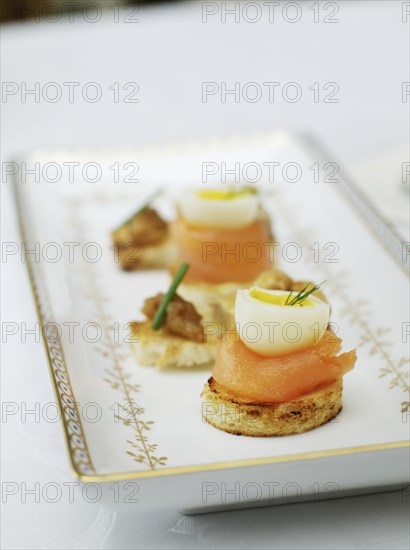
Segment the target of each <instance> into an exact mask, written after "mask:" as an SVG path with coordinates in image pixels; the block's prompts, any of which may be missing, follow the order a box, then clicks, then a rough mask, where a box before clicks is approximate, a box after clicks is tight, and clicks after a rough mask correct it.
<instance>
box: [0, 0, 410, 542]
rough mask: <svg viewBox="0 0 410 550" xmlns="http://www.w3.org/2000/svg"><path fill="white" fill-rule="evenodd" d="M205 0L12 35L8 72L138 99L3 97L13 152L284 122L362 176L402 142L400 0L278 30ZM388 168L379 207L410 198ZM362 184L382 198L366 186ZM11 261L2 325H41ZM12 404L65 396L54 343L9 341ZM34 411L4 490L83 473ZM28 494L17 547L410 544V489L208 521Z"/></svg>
mask: <svg viewBox="0 0 410 550" xmlns="http://www.w3.org/2000/svg"><path fill="white" fill-rule="evenodd" d="M199 4H200V3H199ZM304 6H305V7H306V5H305V4H304ZM200 9H201V8H200V6H199V7H198V5H197V4H196V5H191V4H189V3H187V4H181V5H175V6H158V7H155V8H151V9H146V10H144V11H141V12H140V14H139V18H140V23H139V24H137V25H132V24H129V25H125V24H120V23H118V24H112V23H111V22H110V21H111V20H110V19H109V18H102V20H101V21H100V22H99V23H97V24H94V25H92V24H89V23H85V22H82V23H80V24H78V25H75V24H70V23H58V24H48V23H42V24H40V23H39V24H28V23H24V24H22V25H13V26H12V25H10V26H8V27H7V28H5V30H4V29H3V30H2V33H3V36H2V58H3V63H2V65H3V69H2V77H3V80H4V81H15V82H22V81H27V83H28V84H30V83H33V82H35V81H40V82H46V81H51V80H52V81H57V82H64V81H79V82H90V81H97V82H100V83H104V82H106V83H107V84H108V86H109V85H111V84H112V83H113V82H115V81H118V82H129V81H137V82H139V83H140V84H141V101H140V103H139V104H128V105H127V104H123V103H118V104H116V103H113V102H112V100H111V101H110V100H108V99H107V100H106V101H102V102H100V103H98V104H88V103H86V102H83V101H79V102H76V103H74V104H67V103H66V102H60V103H59V104H54V105H53V104H47V103H38V104H33V103H32V102H28V103H26V104H22V103H21V102H20V101H18V100H17V101H10V102H8V103H7V104H2V123H3V128H2V130H3V131H2V134H3V137H4V138H6V139H7V141H6V143H3V159H2V160H3V161H4V160H6V161H7V160H10V158H12V156H14V155H15V154H16V153H19V152H21V151H26V150H28V149H32V148H34V147H37V146H48V147H49V146H56V145H60V144H63V145H77V144H85V145H90V146H92V145H101V144H103V145H104V144H127V143H133V144H137V143H142V142H144V141H145V140H151V141H154V140H159V139H173V138H175V137H191V136H200V135H204V136H206V135H209V134H213V135H214V134H218V133H219V134H221V133H222V134H226V133H231V132H232V131H251V130H252V131H253V130H260V129H265V130H266V129H272V126H280V127H284V126H288V127H291V128H297V129H302V130H306V129H307V130H309V131H311V132H316V133H317V134H318V135H319V137H320V138H321V139H322V140H323V141H324V142H325V143H327V144H328V145H329V147H330V148H331V149H332V150H333V151H334V152H335V154H336V156H337V158H338V159H340V160H341V162H342V163H343V164H344V165H345V166H346V168H347V169H348V171H349V170H350V171H352V172H353V170H354V168H355V164H359V163H364V162H366V161H367V160H368V159H372V158H377V157H380V156H381V155H388V153H389V150H396V149H397V148H399V147H401V146H402V144H403V143H406V140H407V135H408V122H407V112H408V104H407V105H406V104H404V103H402V101H401V83H402V81H405V80H408V69H407V67H408V49H407V39H408V28H407V27H406V26H405V25H403V23H402V22H401V9H402V2H367V3H353V2H343V3H341V12H340V14H339V16H340V19H341V22H340V23H339V24H337V25H323V24H313V23H311V22H309V23H307V22H306V23H305V22H300V23H298V24H295V25H290V24H286V23H284V22H283V20H281V19H279V20H278V21H277V23H275V24H274V25H269V24H262V23H261V24H255V25H250V24H246V23H245V24H243V25H239V24H220V23H218V24H216V23H210V24H206V25H204V24H202V22H201V12H200ZM309 13H310V12H309ZM342 16H343V17H342ZM309 21H311V20H309ZM222 80H225V81H227V82H231V81H241V82H249V81H261V82H263V81H280V82H288V81H291V80H293V81H299V82H307V83H308V85H310V83H312V82H314V81H320V82H326V81H330V80H332V81H337V82H339V83H340V88H341V91H342V90H343V94H342V92H340V97H341V99H342V98H343V101H342V100H341V101H340V103H339V104H330V105H329V104H327V105H324V104H313V105H312V104H306V103H303V102H300V103H299V104H287V103H283V102H280V103H277V104H266V103H259V104H247V103H239V104H232V103H230V104H223V103H217V102H212V103H211V102H209V103H207V104H203V103H202V102H201V84H202V82H203V81H222ZM3 141H4V140H3ZM405 160H408V159H405V158H404V159H403V160H402V161H401V162H403V161H405ZM395 162H396V164H397V162H398V161H395ZM401 162H399V163H400V164H401ZM383 166H385V165H383ZM383 166H382V167H381V168H380V169H381V170H385V177H384V180H385V185H384V186H383V185H378V186H377V188H378V189H377V197H375V198H376V200H377V202H379V203H380V204H383V203H384V202H387V201H390V199H391V197H394V196H399V197H400V196H402V197H403V199H402V200H403V201H404V200H405V199H406V195H405V194H403V195H400V193H403V192H402V191H400V190H398V191H397V192H398V193H399V195H397V192H396V188H397V189H400V185H399V182H398V181H397V170H394V169H392V166H391V164H389V167H388V168H387V167H386V168H383ZM398 172H399V174H400V168H399V170H398ZM357 173H360V172H359V171H358V172H357ZM367 174H369V172H367ZM365 179H366V177H365ZM359 183H361V184H362V185H363V186H364V187H365V188H367V189H368V190H369V191H370V192H372V191H373V188H372V185H371V183H372V182H371V181H369V180H368V179H366V181H364V180H363V181H362V182H359ZM2 188H3V193H2V195H3V202H2V209H3V216H2V229H3V239H4V240H5V241H14V242H18V241H19V236H18V232H17V228H16V225H15V218H14V213H13V211H12V203H11V195H10V186H8V185H4V184H2ZM391 200H393V199H391ZM395 200H397V199H395ZM7 214H9V215H7ZM398 221H400V222H401V220H398ZM401 223H402V222H401ZM7 267H8V269H5V270H4V279H3V281H4V285H6V284H8V287H7V288H8V289H9V290H7V292H3V306H2V308H3V315H2V316H3V321H15V322H22V321H24V322H26V323H27V327H28V328H32V327H34V324H35V323H36V321H37V319H36V314H35V311H34V306H33V302H32V298H31V294H30V289H29V286H28V281H27V275H26V273H25V266H24V265H22V264H21V263H19V262H13V263H12V264H10V265H9V266H7ZM2 398H3V402H16V403H18V404H19V405H18V406H19V410H21V408H22V403H26V404H27V408H30V409H32V408H34V406H35V403H36V402H38V403H41V404H42V405H44V404H46V403H49V402H51V401H53V400H54V397H53V395H52V393H51V385H50V382H49V378H48V372H47V368H46V364H45V360H44V355H43V350H42V346H41V344H39V343H36V342H34V338H33V337H30V336H28V338H27V342H26V343H25V344H24V345H22V344H21V342H20V340H19V339H18V338H16V337H15V338H11V339H10V340H9V343H8V344H7V346H4V347H3V364H2ZM36 420H41V419H36V418H35V416H34V415H31V416H29V417H28V418H27V422H22V421H21V418H20V415H19V413H18V414H16V415H14V416H12V417H11V418H9V419H8V421H6V422H4V419H3V423H2V434H3V446H2V459H3V467H2V479H3V489H4V482H11V483H16V484H21V483H23V482H27V488H30V487H32V486H33V484H34V483H35V482H38V483H40V484H41V485H40V487H41V488H43V487H44V484H46V483H50V482H51V483H54V482H57V483H60V484H62V483H64V482H70V481H72V478H71V477H70V474H69V472H68V469H67V460H66V457H65V450H64V448H63V438H62V434H61V429H60V426H59V425H58V424H53V423H50V422H44V421H36ZM64 487H65V486H64ZM64 487H63V489H64ZM18 488H19V490H21V486H20V485H18ZM121 489H122V491H123V492H121V496H123V494H124V487H122V488H121ZM126 492H127V494H129V491H126ZM20 494H21V493H20ZM20 494H17V495H15V496H14V497H9V500H8V504H7V505H6V506H4V512H3V514H4V517H3V522H2V527H3V529H2V537H3V541H2V543H3V547H5V548H51V547H53V548H56V547H57V548H131V547H134V548H135V547H136V548H184V547H198V548H232V547H236V548H250V547H254V548H261V547H262V548H264V547H266V548H314V547H316V548H363V549H365V548H406V547H407V546H408V538H409V532H408V515H407V514H408V498H406V496H404V498H403V495H402V494H401V493H392V494H384V495H379V496H368V497H357V498H352V499H348V500H341V501H338V502H334V503H326V502H323V503H311V504H298V505H294V506H287V507H273V508H266V509H263V510H254V511H243V512H234V513H233V512H228V513H226V514H221V515H212V516H207V517H205V516H204V517H200V518H181V517H180V516H179V515H178V514H177V513H176V512H175V511H167V512H161V513H152V514H151V513H150V514H147V513H144V509H143V502H140V503H138V504H130V503H129V504H126V503H121V504H116V505H115V504H114V503H113V493H112V492H111V493H110V492H108V494H106V495H104V497H103V498H102V499H101V500H100V501H99V503H97V504H91V503H88V502H85V501H84V498H82V497H81V496H78V494H77V496H76V497H74V503H70V502H69V499H68V495H67V490H66V491H65V492H64V491H63V495H64V496H62V498H61V501H60V502H59V503H54V504H52V503H47V502H45V501H44V498H40V502H39V503H35V502H33V500H34V498H33V497H32V496H31V497H30V496H28V500H27V502H26V503H24V502H21V498H20ZM50 496H51V495H50ZM120 500H122V497H121V499H120ZM296 520H297V521H296Z"/></svg>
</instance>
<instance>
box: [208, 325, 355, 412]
mask: <svg viewBox="0 0 410 550" xmlns="http://www.w3.org/2000/svg"><path fill="white" fill-rule="evenodd" d="M340 348H341V340H340V338H338V336H336V335H335V334H334V333H333V332H332V331H331V330H329V329H328V330H326V332H325V334H324V335H323V337H322V338H321V339H320V340H319V341H318V342H317V343H316V344H314V345H313V346H311V347H309V348H306V349H303V350H301V351H297V352H295V353H291V354H289V355H282V356H280V357H266V356H262V355H258V354H256V353H254V352H253V351H251V350H249V349H248V348H247V347H246V346H245V345H244V343H243V342H242V341H241V340H240V339H239V337H238V335H235V334H232V333H228V334H226V336H225V338H224V340H223V341H222V342H221V344H220V347H219V351H218V354H217V358H216V362H215V366H214V369H213V373H212V376H213V378H214V379H215V380H216V381H217V382H218V383H219V384H220V385H221V386H223V387H224V388H225V389H227V390H229V391H230V392H232V393H235V394H239V395H244V396H248V397H250V398H252V399H253V400H254V401H255V402H259V403H275V402H285V401H290V400H292V399H295V398H297V397H300V396H301V395H304V394H306V393H309V392H310V391H312V390H314V389H315V388H319V387H321V386H324V385H326V384H329V383H331V382H333V381H335V380H337V379H339V378H341V377H342V376H343V375H344V374H345V373H346V372H348V371H350V370H351V369H353V367H354V364H355V362H356V351H355V350H352V351H349V352H346V353H342V354H341V355H336V354H337V353H338V351H339V350H340Z"/></svg>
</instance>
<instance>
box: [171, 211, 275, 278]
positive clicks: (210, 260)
mask: <svg viewBox="0 0 410 550" xmlns="http://www.w3.org/2000/svg"><path fill="white" fill-rule="evenodd" d="M171 234H172V236H173V238H174V239H175V241H176V242H177V244H178V246H179V250H180V257H181V261H184V262H187V263H189V265H190V266H191V267H190V270H189V274H188V277H187V280H188V279H190V280H201V281H206V282H210V283H225V282H238V283H246V282H250V281H253V280H254V279H255V278H256V277H257V276H258V275H259V273H261V272H262V271H266V270H267V269H269V268H270V267H272V261H271V256H272V250H271V246H270V243H271V241H272V237H271V235H270V227H269V226H268V224H267V223H266V222H265V221H264V220H257V221H255V222H254V223H252V224H250V225H247V226H246V227H242V228H238V229H219V228H208V227H202V226H194V225H189V224H187V223H186V222H185V220H184V219H182V218H181V217H180V218H178V219H177V220H176V221H175V222H173V223H172V224H171Z"/></svg>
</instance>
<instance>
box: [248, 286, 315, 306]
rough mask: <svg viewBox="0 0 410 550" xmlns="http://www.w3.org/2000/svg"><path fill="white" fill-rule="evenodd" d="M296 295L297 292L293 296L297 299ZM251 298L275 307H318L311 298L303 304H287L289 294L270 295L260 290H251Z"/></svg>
mask: <svg viewBox="0 0 410 550" xmlns="http://www.w3.org/2000/svg"><path fill="white" fill-rule="evenodd" d="M296 294H297V292H295V293H294V294H293V293H292V296H293V297H295V296H296ZM249 296H251V298H255V300H259V301H260V302H264V303H265V304H274V305H275V306H286V307H314V306H315V305H316V304H315V302H313V301H312V300H309V298H306V299H305V300H303V302H300V303H298V304H287V303H286V300H288V297H289V294H279V295H278V294H270V293H269V292H263V290H259V289H258V288H251V289H250V291H249ZM292 296H291V298H292ZM291 298H290V299H291Z"/></svg>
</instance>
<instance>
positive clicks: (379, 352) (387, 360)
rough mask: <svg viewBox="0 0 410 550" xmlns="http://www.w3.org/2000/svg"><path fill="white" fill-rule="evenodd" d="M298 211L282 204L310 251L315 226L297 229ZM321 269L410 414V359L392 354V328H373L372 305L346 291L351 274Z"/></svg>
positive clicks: (294, 231)
mask: <svg viewBox="0 0 410 550" xmlns="http://www.w3.org/2000/svg"><path fill="white" fill-rule="evenodd" d="M295 208H296V206H295V205H292V209H288V207H287V206H285V205H283V204H282V205H281V211H282V213H283V214H285V215H286V218H287V220H288V223H289V224H292V225H291V227H292V234H293V235H294V237H295V238H296V239H298V243H299V244H300V245H303V246H304V247H305V248H306V249H307V248H308V247H309V241H308V239H307V236H308V235H312V232H313V231H314V228H313V226H309V227H300V226H298V225H297V223H296V222H295V220H296V218H295V216H292V214H291V210H293V211H295ZM320 269H321V272H322V273H323V275H324V277H325V278H326V280H327V284H329V285H330V286H331V287H332V294H333V295H336V294H337V295H338V296H339V297H340V298H341V300H342V302H343V303H344V304H345V306H344V307H343V308H342V310H341V314H342V315H343V316H344V317H346V318H347V319H348V320H349V322H350V323H351V324H352V325H355V326H357V327H358V329H359V339H358V343H357V347H363V348H366V349H367V351H368V353H369V355H370V356H378V357H379V358H380V359H381V360H382V361H383V363H384V365H383V367H381V368H380V370H379V377H380V378H384V377H386V378H388V379H389V389H393V388H400V389H401V390H402V391H403V392H404V394H405V395H406V397H407V399H406V400H404V401H402V402H401V412H402V413H406V412H408V411H409V410H410V383H409V377H410V373H409V369H408V368H407V369H406V366H407V365H409V363H410V359H409V358H408V357H404V356H402V357H399V358H395V357H393V355H392V353H391V351H390V348H391V346H392V345H393V343H392V342H391V341H390V340H389V339H388V336H387V335H388V334H389V332H390V330H391V329H390V327H384V326H376V327H374V326H372V323H371V322H370V321H369V319H370V317H371V313H372V312H371V311H370V309H369V308H370V307H371V303H370V301H369V300H364V299H361V298H359V299H357V300H356V299H354V300H353V299H352V298H351V295H352V294H351V292H350V291H349V292H347V291H346V288H347V287H348V283H349V281H348V273H346V272H339V273H337V274H336V275H335V273H334V272H333V271H332V272H331V271H330V270H329V268H328V267H327V266H326V264H323V263H322V265H321V268H320Z"/></svg>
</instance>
